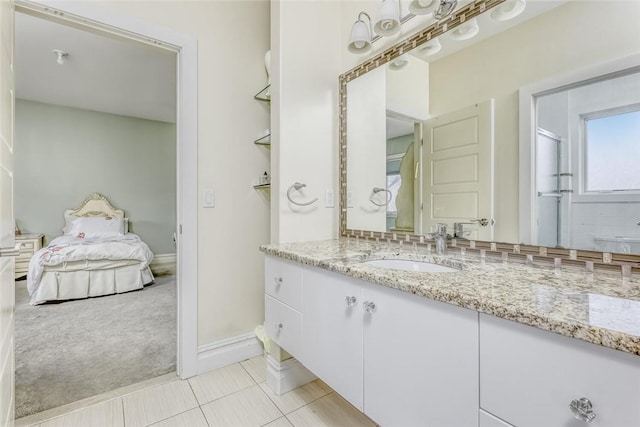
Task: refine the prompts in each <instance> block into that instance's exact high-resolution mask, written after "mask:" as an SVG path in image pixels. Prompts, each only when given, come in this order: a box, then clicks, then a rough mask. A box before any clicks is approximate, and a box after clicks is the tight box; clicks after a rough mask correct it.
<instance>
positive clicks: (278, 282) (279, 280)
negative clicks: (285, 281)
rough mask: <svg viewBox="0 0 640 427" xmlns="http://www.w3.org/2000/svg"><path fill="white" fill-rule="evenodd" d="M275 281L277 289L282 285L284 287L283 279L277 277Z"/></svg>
mask: <svg viewBox="0 0 640 427" xmlns="http://www.w3.org/2000/svg"><path fill="white" fill-rule="evenodd" d="M275 281H276V288H279V287H280V285H282V277H276V278H275Z"/></svg>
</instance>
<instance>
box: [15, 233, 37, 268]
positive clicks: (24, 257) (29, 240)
mask: <svg viewBox="0 0 640 427" xmlns="http://www.w3.org/2000/svg"><path fill="white" fill-rule="evenodd" d="M43 240H44V234H19V235H17V236H16V243H21V244H22V246H20V255H18V256H17V257H16V274H15V278H16V279H17V278H18V277H22V276H26V275H27V273H28V272H29V260H30V259H31V257H32V256H33V254H35V253H36V251H38V250H39V249H42V241H43Z"/></svg>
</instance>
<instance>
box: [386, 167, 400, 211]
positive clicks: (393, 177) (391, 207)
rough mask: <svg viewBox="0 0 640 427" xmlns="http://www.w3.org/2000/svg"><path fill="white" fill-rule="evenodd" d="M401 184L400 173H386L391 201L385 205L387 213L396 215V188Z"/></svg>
mask: <svg viewBox="0 0 640 427" xmlns="http://www.w3.org/2000/svg"><path fill="white" fill-rule="evenodd" d="M401 184H402V178H400V174H389V175H387V190H389V191H390V192H391V201H390V202H389V204H388V205H387V215H391V216H394V217H395V216H397V215H398V207H397V206H396V197H398V190H399V189H400V185H401Z"/></svg>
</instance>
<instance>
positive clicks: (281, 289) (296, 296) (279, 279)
mask: <svg viewBox="0 0 640 427" xmlns="http://www.w3.org/2000/svg"><path fill="white" fill-rule="evenodd" d="M264 287H265V294H266V295H265V304H264V312H265V322H264V326H265V331H266V333H267V335H269V337H270V338H271V339H272V340H273V341H275V342H276V343H277V344H278V345H279V346H280V347H282V348H284V349H286V350H287V351H288V352H289V353H290V354H291V355H292V356H294V357H295V358H297V359H299V360H301V358H302V351H303V348H304V347H303V345H302V313H301V310H302V265H301V264H298V263H294V262H291V261H285V260H280V259H276V258H271V257H267V258H266V259H265V286H264Z"/></svg>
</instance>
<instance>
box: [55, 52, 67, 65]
mask: <svg viewBox="0 0 640 427" xmlns="http://www.w3.org/2000/svg"><path fill="white" fill-rule="evenodd" d="M53 53H55V54H56V56H57V58H56V62H57V63H58V65H62V64H64V62H65V61H66V60H67V58H68V57H69V54H68V53H67V52H65V51H63V50H60V49H53Z"/></svg>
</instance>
